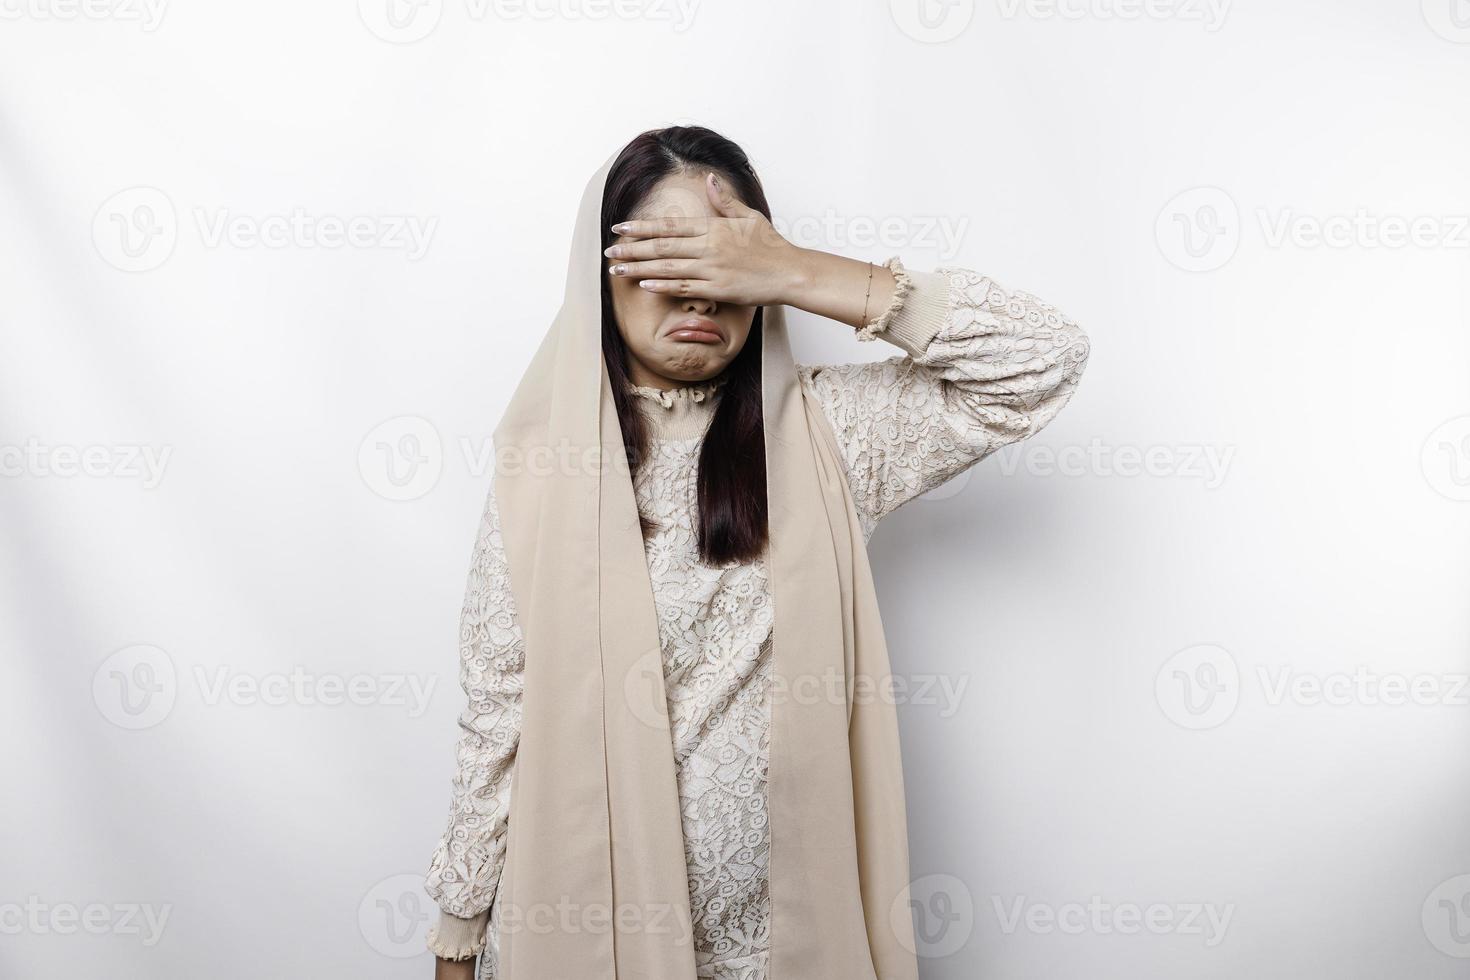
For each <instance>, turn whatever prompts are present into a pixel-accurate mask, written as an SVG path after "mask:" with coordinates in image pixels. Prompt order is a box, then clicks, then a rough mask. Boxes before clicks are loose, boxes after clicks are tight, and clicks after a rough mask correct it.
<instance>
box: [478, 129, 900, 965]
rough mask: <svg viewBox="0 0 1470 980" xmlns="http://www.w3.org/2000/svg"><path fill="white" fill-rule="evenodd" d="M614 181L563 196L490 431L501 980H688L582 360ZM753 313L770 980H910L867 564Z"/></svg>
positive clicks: (621, 552) (793, 392)
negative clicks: (519, 639) (510, 610)
mask: <svg viewBox="0 0 1470 980" xmlns="http://www.w3.org/2000/svg"><path fill="white" fill-rule="evenodd" d="M614 160H615V157H612V158H609V159H608V160H607V161H606V162H605V163H604V164H603V165H602V167H601V168H600V169H599V170H598V171H597V173H595V174H593V176H592V179H591V180H590V181H589V182H588V184H587V187H586V190H585V192H584V193H583V196H582V202H581V207H580V209H579V211H578V212H577V219H576V227H575V229H574V231H573V236H572V248H571V257H570V260H569V262H568V269H567V280H566V292H565V295H564V298H563V302H562V306H561V309H560V311H559V312H558V313H557V315H556V318H555V319H554V320H553V321H552V323H551V326H550V329H548V330H547V331H546V335H545V337H544V338H543V340H542V341H541V344H540V346H539V347H538V348H537V350H536V353H535V355H534V356H533V357H532V360H531V363H530V366H529V367H528V368H527V369H526V372H525V374H524V376H523V377H522V378H521V381H520V383H519V384H518V386H517V387H516V390H515V393H514V395H513V396H512V397H511V400H510V402H509V405H508V407H507V408H506V410H505V414H504V416H503V417H502V419H501V421H500V423H499V425H498V426H497V427H496V429H495V432H494V443H495V451H496V467H495V476H494V479H495V481H496V482H495V490H496V498H497V500H498V503H499V508H500V521H501V530H502V535H503V543H504V547H505V552H506V559H507V561H508V563H509V566H510V579H511V592H512V595H513V597H514V599H515V603H516V609H517V615H518V617H519V620H520V624H521V628H522V633H523V636H524V639H525V668H524V689H523V694H522V718H521V734H520V744H519V747H518V750H517V756H516V763H515V767H514V774H513V777H512V778H513V782H512V788H511V812H510V819H509V830H508V840H507V853H506V865H505V869H504V873H503V874H502V877H501V883H500V888H501V889H502V894H501V896H500V902H501V912H500V916H499V919H500V922H499V927H498V928H499V932H498V933H497V937H498V941H499V950H500V953H499V965H500V970H499V975H500V976H503V977H505V978H507V980H693V978H694V977H695V958H694V948H693V938H692V929H691V923H690V915H691V913H690V903H689V891H688V870H687V867H686V863H685V854H684V846H683V831H682V826H681V819H680V810H679V795H678V786H677V780H676V771H675V763H674V755H673V744H672V736H671V733H670V728H669V719H668V708H667V701H666V700H665V695H664V687H663V675H662V669H661V665H662V659H661V653H660V641H659V629H658V621H657V618H656V612H655V607H654V597H653V590H652V586H651V584H650V579H649V574H648V567H647V563H646V559H645V555H644V541H643V537H642V532H641V528H640V524H639V518H638V508H637V503H636V501H635V499H634V494H633V484H632V479H631V475H630V473H629V471H628V466H627V464H626V456H625V453H624V444H623V438H622V430H621V428H620V426H619V424H618V415H617V411H616V409H615V407H614V402H613V393H612V388H611V384H610V380H609V376H608V372H607V367H606V364H605V362H604V360H603V357H602V329H601V325H602V307H601V302H602V294H601V277H602V276H603V275H605V268H604V266H605V263H604V261H603V257H602V245H601V234H600V231H601V229H600V227H599V226H600V223H601V212H602V197H603V192H604V187H605V184H606V181H607V176H608V173H609V171H610V169H611V167H612V165H613V162H614ZM763 309H764V316H763V323H764V325H763V334H762V338H761V343H762V354H761V389H762V396H761V397H762V407H763V412H764V427H765V433H764V439H765V450H766V473H767V479H766V491H767V494H768V499H769V507H768V510H769V522H770V523H769V530H770V534H769V548H768V553H767V559H766V560H767V571H768V573H769V576H770V581H771V587H772V591H773V614H774V624H773V627H772V630H773V634H772V640H771V642H772V649H771V653H770V655H771V657H772V663H771V733H770V756H769V771H768V776H767V810H768V816H769V834H770V846H771V851H770V865H769V888H770V901H771V909H770V922H769V942H770V959H769V962H770V967H769V975H770V978H771V980H916V978H917V976H918V969H917V962H916V958H915V955H914V938H913V924H912V919H911V917H910V909H909V893H908V887H909V881H908V845H907V830H906V818H905V811H904V793H903V774H902V761H901V758H900V754H899V740H898V724H897V716H896V712H895V709H894V705H893V703H892V700H891V699H889V698H884V697H876V698H874V697H863V696H857V697H855V696H854V687H855V685H856V684H857V683H858V679H859V678H861V679H862V683H863V685H864V686H865V687H866V688H867V689H868V691H869V692H871V691H872V690H874V689H878V690H884V689H887V688H886V687H885V685H884V682H885V681H886V680H887V679H888V678H889V664H888V652H887V648H886V646H885V643H884V638H883V625H882V622H881V620H880V618H879V614H878V602H877V597H876V595H875V593H874V589H873V579H872V575H871V572H870V569H869V566H868V560H867V552H866V548H865V545H864V540H863V536H862V531H861V527H860V525H859V523H858V517H857V512H856V510H855V509H854V504H853V499H852V495H851V492H850V490H849V488H848V485H847V482H846V480H845V478H844V475H843V474H844V470H843V465H842V461H841V457H840V455H839V452H838V447H837V442H836V439H835V436H834V434H833V432H832V429H831V427H830V425H829V424H828V422H827V421H826V419H825V417H824V415H823V414H822V411H821V408H820V406H819V405H817V404H816V403H815V402H814V401H813V400H812V399H811V397H810V396H808V395H807V394H806V393H805V392H804V390H803V388H802V386H801V385H800V384H799V382H798V380H797V377H796V373H795V365H794V363H793V361H792V356H791V349H790V345H789V343H788V339H787V334H786V322H785V317H784V314H783V308H782V307H781V306H766V307H764V308H763ZM650 665H652V669H650ZM832 678H836V679H837V680H838V681H839V683H836V684H833V683H832V682H831V679H832ZM643 685H651V686H652V693H651V698H650V697H647V696H645V695H647V694H648V692H646V691H642V690H641V687H642V686H643ZM650 704H652V705H653V708H652V710H650V709H649V705H650Z"/></svg>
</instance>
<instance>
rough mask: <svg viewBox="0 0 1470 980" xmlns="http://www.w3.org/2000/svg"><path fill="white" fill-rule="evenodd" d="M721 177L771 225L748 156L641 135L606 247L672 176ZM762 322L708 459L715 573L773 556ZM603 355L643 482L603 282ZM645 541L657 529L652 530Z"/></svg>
mask: <svg viewBox="0 0 1470 980" xmlns="http://www.w3.org/2000/svg"><path fill="white" fill-rule="evenodd" d="M686 170H696V171H699V172H703V171H705V170H713V171H714V172H715V173H716V174H718V175H719V176H720V177H721V178H723V179H724V180H726V181H728V182H729V186H730V187H731V188H733V189H734V191H735V194H736V196H737V197H739V198H740V200H741V201H743V202H744V203H745V204H746V205H748V206H749V207H752V208H754V209H755V210H757V211H759V212H760V213H761V214H763V215H765V216H766V218H767V219H769V218H770V217H771V208H770V205H768V204H767V203H766V194H765V191H764V190H763V189H762V188H761V182H760V178H759V177H757V176H756V174H755V170H754V169H753V168H752V167H751V165H750V160H749V159H748V158H747V157H746V155H745V151H744V150H742V149H741V148H740V147H739V146H737V145H736V144H735V143H734V142H732V141H730V140H728V139H726V138H725V137H723V136H721V135H720V134H719V133H716V132H714V131H713V130H709V129H705V128H704V127H703V126H671V127H669V128H667V129H655V130H649V131H648V132H646V133H641V134H639V136H638V137H637V138H635V139H634V140H633V141H632V142H631V143H629V144H628V145H627V146H625V147H623V151H622V152H621V153H620V154H618V158H617V159H616V160H615V161H613V165H612V169H611V170H610V171H609V172H608V175H607V184H606V185H605V186H604V188H603V193H602V248H604V249H606V248H607V247H608V246H609V245H611V244H612V243H613V240H614V239H615V238H616V237H617V236H615V235H614V234H613V233H612V226H613V225H614V224H616V223H618V222H619V221H625V220H627V219H628V218H630V217H631V216H632V215H633V213H634V212H635V211H636V210H637V208H638V207H639V205H641V204H642V203H643V201H644V200H645V199H646V198H647V197H648V195H649V194H650V193H651V192H652V191H653V189H654V186H655V185H656V184H657V183H658V182H659V181H660V180H663V179H664V178H665V177H667V176H669V175H670V174H675V173H680V172H683V171H686ZM762 319H763V316H762V310H761V308H760V307H757V308H756V311H755V320H754V322H753V323H752V324H751V327H750V334H749V336H748V337H747V338H746V341H745V346H744V347H742V348H741V350H740V353H739V354H737V355H736V356H735V359H734V360H733V361H731V362H730V363H729V364H728V365H727V366H726V367H725V370H724V372H723V377H724V378H725V383H724V385H723V386H722V387H721V390H720V399H719V404H718V405H717V406H716V407H715V413H714V418H713V419H711V420H710V425H709V429H708V430H707V431H706V433H705V437H704V444H703V446H702V447H701V448H700V452H699V470H698V477H697V481H698V506H699V512H698V514H697V515H695V529H696V533H697V538H698V544H699V554H700V558H701V560H702V561H704V562H705V563H706V564H709V565H723V564H727V563H731V562H748V561H752V560H754V559H755V558H756V557H757V556H758V555H759V554H760V553H761V551H762V550H763V549H764V548H765V545H766V537H767V533H768V527H769V524H768V520H767V502H766V445H765V427H764V420H763V417H762V411H761V321H762ZM602 356H603V360H604V361H605V362H606V363H607V373H608V379H609V381H610V382H611V383H612V389H613V400H614V403H615V404H616V405H617V410H618V422H619V424H620V425H621V427H622V430H623V444H624V446H625V447H626V449H627V453H628V465H629V467H630V469H631V471H632V473H633V474H634V475H635V476H636V474H637V473H638V467H639V466H640V465H641V464H642V462H643V460H644V459H645V457H646V456H647V453H648V448H649V433H648V431H647V422H646V420H645V419H644V418H643V415H642V413H641V412H639V410H638V406H637V405H636V404H635V403H634V402H633V398H634V397H636V396H633V395H631V394H630V393H629V392H628V391H627V390H626V388H627V385H628V384H629V374H628V359H629V353H628V348H627V345H626V344H625V343H624V342H623V337H622V334H621V333H619V332H618V323H617V318H616V316H614V314H613V304H612V289H611V287H610V285H609V282H608V276H607V275H606V274H605V273H604V274H603V276H602ZM643 530H644V533H645V534H647V533H648V532H649V531H650V530H651V528H650V527H649V525H648V523H647V522H646V521H645V522H644V527H643Z"/></svg>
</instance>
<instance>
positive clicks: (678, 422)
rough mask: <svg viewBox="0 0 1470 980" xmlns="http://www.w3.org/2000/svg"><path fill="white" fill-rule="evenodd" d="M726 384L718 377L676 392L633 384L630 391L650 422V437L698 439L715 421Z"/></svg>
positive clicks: (676, 389)
mask: <svg viewBox="0 0 1470 980" xmlns="http://www.w3.org/2000/svg"><path fill="white" fill-rule="evenodd" d="M724 384H725V377H724V375H716V376H715V377H713V378H710V379H709V380H707V381H694V382H689V383H687V384H683V385H680V386H679V387H676V388H662V387H655V386H653V385H640V384H629V386H628V391H629V392H630V393H631V394H632V395H633V402H634V404H635V405H637V406H638V409H639V410H640V411H641V412H642V413H643V417H644V418H645V419H647V420H648V422H649V435H651V436H652V437H653V438H654V439H658V440H675V439H694V438H698V437H699V436H701V435H703V434H704V430H705V428H706V426H708V425H709V421H710V419H711V418H713V417H714V414H715V406H716V405H718V404H719V400H720V394H721V390H722V389H723V388H724Z"/></svg>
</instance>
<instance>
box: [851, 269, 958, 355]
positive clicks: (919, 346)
mask: <svg viewBox="0 0 1470 980" xmlns="http://www.w3.org/2000/svg"><path fill="white" fill-rule="evenodd" d="M883 264H884V266H885V267H887V269H888V271H889V272H892V273H893V279H894V290H893V298H892V299H891V300H889V302H888V307H887V308H886V309H885V310H883V312H881V313H879V314H878V316H877V317H876V318H875V319H873V320H870V321H869V322H868V323H867V324H865V325H864V326H863V327H862V328H861V329H859V330H858V331H857V339H858V340H875V339H877V338H878V337H879V336H881V337H883V339H885V340H887V341H889V342H890V343H892V344H894V345H896V346H898V347H902V348H903V349H904V350H905V351H907V352H908V353H910V354H913V355H918V354H921V353H923V352H924V349H925V348H926V347H928V346H929V341H931V340H933V339H934V336H935V335H936V334H938V333H939V331H940V329H942V328H943V326H944V322H945V317H946V315H947V314H948V313H949V305H950V284H949V276H948V275H946V274H944V273H943V272H913V271H910V270H908V269H905V268H904V267H903V263H902V262H900V261H899V259H898V256H896V255H895V256H894V257H893V258H891V259H889V260H888V261H887V262H885V263H883Z"/></svg>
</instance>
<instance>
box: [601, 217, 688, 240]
mask: <svg viewBox="0 0 1470 980" xmlns="http://www.w3.org/2000/svg"><path fill="white" fill-rule="evenodd" d="M709 223H710V219H709V218H679V217H667V218H639V219H636V220H633V221H620V222H618V223H617V224H615V225H613V226H612V230H613V234H615V235H625V236H627V237H628V238H660V237H667V238H680V237H687V236H689V235H703V234H704V233H705V232H706V231H707V230H709Z"/></svg>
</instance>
